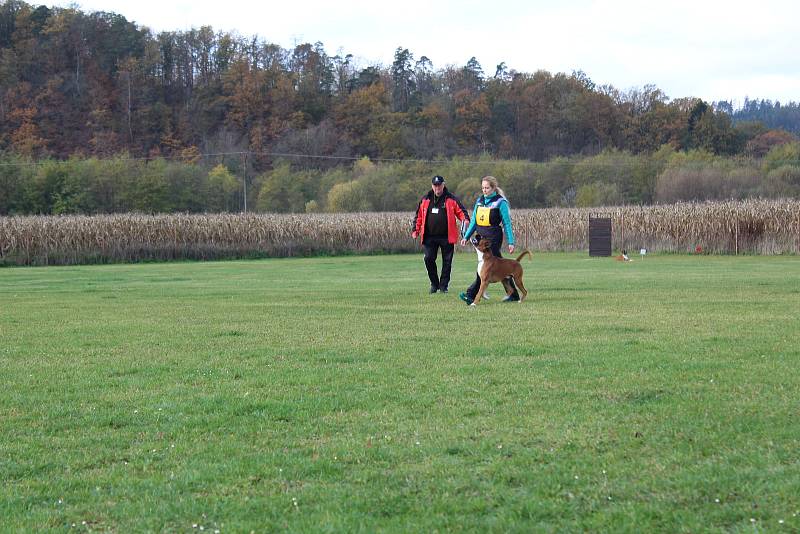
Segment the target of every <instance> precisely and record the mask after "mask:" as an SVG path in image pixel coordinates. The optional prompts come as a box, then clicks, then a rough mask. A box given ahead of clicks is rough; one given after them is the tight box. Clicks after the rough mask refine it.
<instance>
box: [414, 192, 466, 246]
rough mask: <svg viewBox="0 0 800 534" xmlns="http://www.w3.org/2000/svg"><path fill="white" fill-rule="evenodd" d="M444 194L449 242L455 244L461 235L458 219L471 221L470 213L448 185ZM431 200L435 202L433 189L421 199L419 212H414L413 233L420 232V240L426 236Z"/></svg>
mask: <svg viewBox="0 0 800 534" xmlns="http://www.w3.org/2000/svg"><path fill="white" fill-rule="evenodd" d="M442 196H443V197H444V206H445V210H446V211H447V242H448V243H452V244H455V243H456V242H458V239H459V237H460V235H461V232H460V231H459V228H458V226H457V225H456V219H458V220H459V221H466V222H469V215H468V212H467V210H466V208H464V205H463V204H462V203H461V201H460V200H458V198H457V197H456V196H455V195H453V194H452V193H450V191H448V190H447V188H446V187H445V188H444V192H443V193H442ZM431 202H433V191H428V193H427V194H426V195H425V196H423V197H422V199H420V201H419V204H418V205H417V212H416V213H415V214H414V223H413V225H412V233H413V232H416V233H417V234H419V240H420V241H422V240H423V239H424V238H425V218H426V217H427V216H428V206H429V205H430V203H431Z"/></svg>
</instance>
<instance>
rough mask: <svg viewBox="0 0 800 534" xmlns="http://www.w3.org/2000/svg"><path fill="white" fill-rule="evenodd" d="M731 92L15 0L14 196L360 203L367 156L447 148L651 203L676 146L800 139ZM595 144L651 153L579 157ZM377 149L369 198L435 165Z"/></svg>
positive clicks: (30, 200)
mask: <svg viewBox="0 0 800 534" xmlns="http://www.w3.org/2000/svg"><path fill="white" fill-rule="evenodd" d="M759 102H761V101H759ZM748 106H750V105H749V104H748ZM760 106H761V107H760V108H759V109H766V106H764V105H761V104H760ZM770 106H772V104H771V103H770ZM729 107H730V104H729V103H725V102H723V103H707V102H704V101H702V100H700V99H697V98H691V97H683V98H676V99H672V100H670V99H669V98H668V97H667V95H665V94H664V93H663V92H662V91H661V90H660V89H658V88H657V87H655V86H645V87H642V88H634V89H630V90H627V91H621V90H618V89H616V88H614V87H613V86H607V85H605V86H598V85H596V84H595V83H594V82H593V81H592V80H591V78H590V77H589V76H588V75H587V74H586V73H584V72H581V71H577V72H572V73H570V74H567V73H550V72H547V71H545V70H540V71H537V72H534V73H525V72H519V71H516V70H514V69H512V68H509V67H508V66H507V65H505V64H504V63H501V64H500V65H497V66H495V68H493V69H491V71H490V72H485V71H484V69H483V67H482V66H481V65H480V63H479V62H478V61H477V60H476V59H475V58H474V57H473V58H471V59H470V60H469V61H467V63H466V64H465V65H463V66H454V65H447V66H444V67H440V68H435V67H434V64H433V61H432V60H431V59H430V58H428V57H426V56H425V55H419V56H417V55H415V54H414V53H413V52H411V51H410V50H408V49H406V48H403V47H402V46H400V47H398V48H397V49H396V51H395V54H394V61H393V63H392V64H391V65H389V66H382V65H359V64H358V62H357V61H356V60H355V59H354V56H353V54H350V53H344V52H340V53H337V54H335V55H330V54H329V53H328V52H327V51H326V50H325V48H324V46H323V44H322V43H319V42H317V43H313V44H311V43H303V44H298V45H297V46H295V47H294V48H291V49H284V48H282V47H280V46H278V45H276V44H274V43H270V42H268V41H264V40H261V39H258V38H255V37H244V36H240V35H237V34H235V33H229V32H216V31H214V30H213V28H211V27H208V26H204V27H201V28H200V29H192V30H189V31H168V32H160V33H157V34H154V33H153V32H152V31H151V30H149V29H148V28H146V27H141V26H137V25H136V24H134V23H132V22H130V21H128V20H126V19H125V17H123V16H121V15H119V14H115V13H107V12H91V13H85V12H83V11H81V10H80V9H77V8H74V7H70V8H55V7H54V8H49V7H46V6H33V5H29V4H27V3H25V2H22V1H19V0H5V1H2V2H0V154H2V161H3V163H2V165H3V166H2V167H0V180H2V182H1V183H0V193H1V194H3V196H0V213H58V212H63V213H73V212H76V211H87V212H118V211H121V210H126V209H132V210H140V211H173V210H179V211H208V210H212V211H213V210H222V211H225V210H241V209H242V208H243V207H244V199H245V196H246V195H249V199H250V202H249V204H250V207H251V208H254V209H279V210H283V211H285V210H291V211H305V210H315V209H326V210H349V209H351V207H352V203H348V205H347V206H341V205H340V203H339V202H338V201H336V200H335V199H336V197H337V195H341V196H343V197H345V196H347V195H346V194H345V193H344V192H346V191H350V189H353V190H354V191H352V192H353V195H355V196H357V193H358V192H359V191H360V190H361V189H362V188H361V187H360V186H359V187H356V186H353V185H350V186H348V185H346V184H348V183H351V184H352V183H355V184H359V183H360V182H359V176H360V175H357V174H353V173H354V172H360V171H358V169H359V164H360V163H358V162H360V161H361V158H367V159H366V160H364V161H369V162H380V161H382V160H407V159H423V160H439V161H444V162H445V163H444V167H445V168H453V169H454V177H457V178H459V179H461V178H462V177H463V176H465V175H464V173H463V172H461V170H460V169H461V168H462V167H464V166H465V165H466V164H465V163H464V162H466V161H473V160H478V161H482V162H484V163H485V165H484V167H482V168H481V169H482V172H483V171H490V172H486V174H489V173H492V172H493V173H494V174H498V175H501V176H503V175H502V174H501V173H500V172H498V171H497V170H496V169H497V168H498V166H505V167H504V168H508V169H509V172H511V173H512V174H509V175H508V180H509V181H514V180H517V178H516V174H514V173H515V172H517V171H516V170H513V171H512V169H527V170H530V172H531V173H532V174H530V175H528V176H527V177H526V178H525V179H524V180H527V182H526V184H525V187H524V188H522V189H524V190H525V191H527V192H526V193H525V196H524V200H522V203H523V205H525V206H529V207H535V206H544V205H568V204H569V203H573V204H574V203H576V202H578V198H579V193H580V192H581V188H584V189H583V192H584V194H583V196H582V197H581V198H589V197H591V198H605V199H609V200H614V199H617V200H619V201H623V202H633V203H649V202H654V201H658V200H659V198H658V194H657V189H658V188H657V181H658V180H659V179H660V178H659V177H660V176H661V173H662V172H664V171H665V170H667V168H668V167H669V165H667V164H665V163H663V162H665V161H669V160H671V159H672V158H679V157H685V158H688V159H690V160H692V159H700V160H705V161H712V160H713V161H715V162H719V161H723V160H724V161H728V160H730V161H731V162H734V161H735V160H736V159H737V158H739V157H742V156H747V157H754V158H763V157H765V156H766V155H767V154H769V153H770V151H771V150H773V149H776V147H780V146H783V145H786V144H788V145H791V144H792V143H793V142H795V141H797V137H796V136H795V135H794V134H792V133H791V132H789V131H788V130H790V129H791V128H789V127H787V125H785V124H783V123H781V125H780V128H781V129H774V128H773V129H771V128H770V127H768V126H765V122H763V121H761V119H759V120H750V118H751V116H750V115H742V116H740V118H739V119H736V120H735V121H734V120H733V118H732V117H733V116H734V115H732V113H731V112H732V111H733V112H734V113H736V112H735V111H734V110H732V109H729ZM772 107H773V108H774V106H772ZM796 107H797V106H796V105H795V104H794V103H790V104H789V105H788V106H784V107H783V108H781V109H796ZM751 108H752V106H750V107H748V108H747V109H751ZM751 111H752V110H751ZM781 116H784V115H781ZM787 116H788V115H787ZM769 124H773V123H769ZM213 154H228V156H226V157H225V156H220V157H217V156H213ZM234 154H239V155H242V156H241V157H240V156H239V155H234ZM286 154H301V155H304V156H305V157H298V158H288V159H287V158H286V157H282V156H280V155H286ZM665 154H669V156H665ZM680 154H684V155H685V156H680ZM687 154H688V155H687ZM697 154H702V156H698V155H697ZM704 158H705V159H704ZM726 158H728V159H727V160H726ZM488 160H493V161H494V163H492V164H489V163H488ZM354 161H356V162H357V163H356V165H355V166H354V165H353V162H354ZM599 161H603V162H607V163H608V166H607V167H606V168H607V169H616V168H619V166H620V165H623V167H624V168H628V167H637V166H641V167H642V168H644V169H646V170H640V171H636V173H635V174H636V178H631V177H628V176H616V175H612V174H613V173H612V172H611V171H605V174H603V173H600V174H598V175H597V176H595V175H594V174H592V173H589V174H591V176H589V177H587V176H584V175H581V174H580V169H585V168H594V167H597V165H596V163H597V162H599ZM620 162H622V163H620ZM626 162H627V163H626ZM631 162H636V164H634V163H631ZM34 163H35V165H33V164H34ZM28 164H31V165H30V166H25V165H28ZM711 165H712V166H714V165H716V170H715V171H713V172H711V171H709V172H710V174H714V173H716V174H715V176H719V175H720V173H721V172H722V173H727V172H728V171H727V170H720V164H719V163H713V164H711ZM731 165H733V166H741V165H740V164H738V163H731ZM743 165H744V167H745V168H748V169H751V168H752V169H760V168H761V165H760V164H743ZM374 167H375V169H377V170H375V169H373V170H371V171H370V172H373V173H378V172H383V173H386V174H387V175H389V174H391V173H396V174H395V175H394V177H393V178H391V180H389V179H388V178H387V180H389V181H391V184H392V186H391V189H392V192H391V193H388V192H382V193H380V195H381V196H380V197H374V196H369V197H368V198H367V199H366V200H359V201H357V202H355V204H358V205H361V206H362V207H366V206H369V207H371V208H372V209H385V208H388V209H397V208H400V209H405V208H406V207H407V205H406V204H403V202H404V201H405V200H408V198H407V197H410V196H411V193H410V192H409V191H406V189H404V188H405V187H406V186H405V185H404V184H406V183H407V182H408V183H410V182H411V181H412V178H411V176H414V174H413V173H414V172H417V171H419V172H422V171H423V170H424V172H425V173H426V174H429V171H430V170H431V168H430V167H431V166H430V165H428V166H427V167H426V166H425V165H417V164H414V163H398V164H391V163H387V164H382V163H378V164H377V165H375V166H374ZM466 167H469V168H472V169H476V168H477V167H480V166H479V165H478V166H476V165H473V164H470V165H466ZM598 168H599V167H598ZM637 168H638V167H637ZM100 169H102V171H101V170H100ZM542 169H544V170H542ZM559 169H569V172H567V171H562V170H559ZM575 169H578V170H575ZM437 172H440V171H437ZM441 172H444V171H441ZM519 172H522V171H519ZM526 172H527V171H526ZM598 172H599V171H598ZM748 172H749V171H748ZM759 172H760V171H759ZM76 173H77V174H76ZM102 173H108V174H105V175H104V174H102ZM159 173H160V174H159ZM574 173H578V174H577V175H575V174H574ZM595 174H596V173H595ZM707 174H708V173H707ZM416 176H419V175H416ZM761 178H764V179H765V180H766V178H765V177H764V176H762V177H761ZM464 179H466V178H464ZM281 180H284V181H285V182H286V183H287V184H288V183H292V184H296V185H292V186H288V185H283V184H281V183H280V182H281ZM715 180H716V181H719V180H717V179H708V180H706V182H708V184H711V183H715ZM787 180H788V182H787ZM791 180H792V178H791V177H789V178H786V179H785V180H784V181H785V182H786V183H789V184H790V185H791V183H792V182H791ZM448 183H450V182H448ZM245 184H246V185H245ZM301 184H305V185H301ZM387 187H388V186H387ZM708 187H710V185H709V186H708ZM334 188H336V190H335V191H334ZM348 188H350V189H348ZM587 188H590V189H591V188H593V189H591V190H592V191H593V192H592V193H591V194H589V193H588V192H587V191H589V189H587ZM748 188H749V190H754V189H758V190H762V189H769V187H768V186H767V184H766V181H765V182H764V183H760V184H759V185H758V186H757V187H756V186H752V187H751V186H748ZM413 189H414V190H415V193H414V195H416V189H418V187H416V186H415V187H414V188H413ZM723 189H724V187H723ZM789 189H791V187H789ZM715 194H716V193H715ZM720 194H721V193H720ZM331 195H332V196H331ZM283 197H285V198H283ZM279 199H280V200H279ZM332 199H333V200H332ZM399 199H404V201H403V202H401V201H400V200H399Z"/></svg>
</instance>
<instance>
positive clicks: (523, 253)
mask: <svg viewBox="0 0 800 534" xmlns="http://www.w3.org/2000/svg"><path fill="white" fill-rule="evenodd" d="M525 254H527V255H529V256H530V257H531V259H533V253H532V252H531V251H530V250H528V249H525V250H524V251H523V252H522V254H520V255H519V256H517V261H519V260H521V259H522V258H524V257H525Z"/></svg>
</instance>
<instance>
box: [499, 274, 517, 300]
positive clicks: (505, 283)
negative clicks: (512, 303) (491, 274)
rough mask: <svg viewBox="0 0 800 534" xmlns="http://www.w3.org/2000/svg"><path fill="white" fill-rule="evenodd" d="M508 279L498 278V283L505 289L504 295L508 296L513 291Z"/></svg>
mask: <svg viewBox="0 0 800 534" xmlns="http://www.w3.org/2000/svg"><path fill="white" fill-rule="evenodd" d="M508 280H509V279H508V278H503V279H502V280H500V283H502V284H503V289H505V290H506V295H508V296H509V297H510V296H511V295H512V294H513V293H514V290H513V289H512V288H511V283H510V282H509V281H508Z"/></svg>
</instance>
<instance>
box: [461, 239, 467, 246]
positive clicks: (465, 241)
mask: <svg viewBox="0 0 800 534" xmlns="http://www.w3.org/2000/svg"><path fill="white" fill-rule="evenodd" d="M461 246H462V247H465V246H467V240H466V239H462V240H461Z"/></svg>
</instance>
